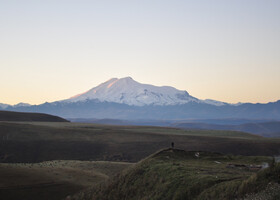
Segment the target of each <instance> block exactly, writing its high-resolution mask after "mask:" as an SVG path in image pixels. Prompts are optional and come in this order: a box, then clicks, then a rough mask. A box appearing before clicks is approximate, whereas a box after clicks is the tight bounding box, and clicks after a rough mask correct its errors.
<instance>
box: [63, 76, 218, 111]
mask: <svg viewBox="0 0 280 200" xmlns="http://www.w3.org/2000/svg"><path fill="white" fill-rule="evenodd" d="M92 99H97V100H99V101H100V102H114V103H123V104H127V105H133V106H143V105H161V106H163V105H179V104H186V103H189V102H196V103H206V104H212V105H223V103H222V102H218V101H213V100H205V101H204V100H199V99H197V98H195V97H193V96H191V95H189V93H188V92H187V91H182V90H177V89H176V88H173V87H170V86H162V87H158V86H153V85H149V84H141V83H139V82H136V81H135V80H133V79H132V78H131V77H126V78H120V79H118V78H112V79H110V80H108V81H106V82H104V83H102V84H100V85H98V86H97V87H94V88H92V89H90V90H89V91H87V92H85V93H82V94H79V95H76V96H74V97H71V98H70V99H67V100H65V101H66V102H78V101H85V100H92Z"/></svg>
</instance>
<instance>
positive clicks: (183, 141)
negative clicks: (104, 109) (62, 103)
mask: <svg viewBox="0 0 280 200" xmlns="http://www.w3.org/2000/svg"><path fill="white" fill-rule="evenodd" d="M171 142H174V143H175V147H176V148H180V149H184V150H187V151H211V152H220V153H226V154H235V155H278V154H279V152H280V140H279V139H275V138H263V137H260V136H256V135H252V134H247V133H242V132H236V131H207V130H181V129H176V128H164V127H142V126H140V127H137V126H109V125H96V124H79V123H61V122H59V123H56V122H24V123H23V122H0V162H13V163H15V162H30V163H32V162H42V161H47V160H105V161H128V162H137V161H139V160H141V159H143V158H145V157H146V156H148V155H150V154H152V153H153V152H155V151H157V150H158V149H162V148H167V147H169V146H170V144H171Z"/></svg>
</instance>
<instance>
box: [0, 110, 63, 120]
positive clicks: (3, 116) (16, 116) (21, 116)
mask: <svg viewBox="0 0 280 200" xmlns="http://www.w3.org/2000/svg"><path fill="white" fill-rule="evenodd" d="M0 121H24V122H26V121H27V122H29V121H30V122H38V121H39V122H68V120H66V119H63V118H61V117H57V116H54V115H48V114H43V113H27V112H12V111H0Z"/></svg>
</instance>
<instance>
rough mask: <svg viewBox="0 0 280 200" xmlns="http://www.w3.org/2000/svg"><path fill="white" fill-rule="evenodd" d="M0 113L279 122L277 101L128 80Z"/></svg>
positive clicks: (127, 78) (8, 107)
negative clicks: (203, 95)
mask: <svg viewBox="0 0 280 200" xmlns="http://www.w3.org/2000/svg"><path fill="white" fill-rule="evenodd" d="M0 109H1V110H7V111H9V110H10V111H21V112H41V113H47V114H52V115H58V116H61V117H64V118H97V119H104V118H110V119H129V120H131V119H133V120H137V119H156V120H157V119H160V120H171V119H172V120H173V119H175V120H178V119H179V120H180V119H218V118H247V119H273V120H280V100H279V101H276V102H270V103H267V104H260V103H257V104H252V103H242V104H240V103H239V104H229V103H224V102H220V101H215V100H210V99H206V100H200V99H198V98H195V97H193V96H191V95H190V94H189V93H188V92H187V91H183V90H177V89H176V88H173V87H170V86H161V87H158V86H153V85H149V84H141V83H138V82H136V81H134V80H133V79H132V78H130V77H126V78H121V79H118V78H113V79H110V80H108V81H106V82H104V83H102V84H100V85H98V86H96V87H94V88H92V89H90V90H88V91H86V92H85V93H82V94H79V95H76V96H73V97H71V98H69V99H65V100H61V101H55V102H51V103H48V102H46V103H43V104H39V105H28V104H17V105H15V106H11V105H6V104H5V105H3V106H1V104H0Z"/></svg>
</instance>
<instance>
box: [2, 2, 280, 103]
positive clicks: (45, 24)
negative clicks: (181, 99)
mask: <svg viewBox="0 0 280 200" xmlns="http://www.w3.org/2000/svg"><path fill="white" fill-rule="evenodd" d="M279 10H280V1H279V0H275V1H273V0H261V1H260V0H204V1H203V0H192V1H187V0H181V1H179V0H168V1H165V0H138V1H134V0H127V1H121V0H118V1H116V0H112V1H106V0H99V1H94V0H91V1H84V0H75V1H73V0H53V1H52V0H41V1H40V0H34V1H28V0H18V1H13V0H0V34H1V35H0V36H1V37H0V67H1V71H0V84H1V88H0V103H9V104H16V103H19V102H27V103H32V104H40V103H43V102H46V101H48V102H51V101H56V100H62V99H66V98H69V97H70V96H73V95H75V94H77V93H81V92H84V91H86V90H88V89H90V88H92V87H94V86H96V85H98V84H100V83H102V82H105V81H107V80H108V79H110V78H113V77H118V78H121V77H126V76H131V77H132V78H133V79H134V80H136V81H139V82H141V83H148V84H153V85H158V86H162V85H170V86H173V87H176V88H178V89H181V90H187V91H188V92H189V93H190V94H191V95H193V96H195V97H197V98H200V99H205V98H211V99H215V100H220V101H226V102H231V103H236V102H263V103H265V102H269V101H276V100H279V99H280V12H279Z"/></svg>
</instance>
